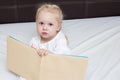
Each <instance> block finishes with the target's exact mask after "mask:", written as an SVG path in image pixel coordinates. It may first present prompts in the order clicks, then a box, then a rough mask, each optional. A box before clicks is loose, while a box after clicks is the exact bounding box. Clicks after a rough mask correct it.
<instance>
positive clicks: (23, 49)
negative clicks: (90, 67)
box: [7, 37, 88, 80]
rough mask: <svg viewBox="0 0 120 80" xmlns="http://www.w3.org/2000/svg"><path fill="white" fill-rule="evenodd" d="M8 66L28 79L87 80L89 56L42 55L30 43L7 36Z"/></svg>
mask: <svg viewBox="0 0 120 80" xmlns="http://www.w3.org/2000/svg"><path fill="white" fill-rule="evenodd" d="M7 44H8V45H7V66H8V69H9V70H10V71H11V72H14V73H15V74H17V75H20V76H22V77H24V78H26V79H27V80H85V74H86V70H87V64H88V58H86V57H78V56H77V57H76V56H71V55H57V54H51V53H50V54H48V55H47V56H45V57H40V56H39V55H38V54H37V52H36V51H35V50H34V49H33V48H31V47H30V46H28V45H25V44H23V43H21V42H20V41H19V40H16V39H14V38H12V37H8V38H7Z"/></svg>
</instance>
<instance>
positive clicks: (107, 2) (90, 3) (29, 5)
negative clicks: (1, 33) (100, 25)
mask: <svg viewBox="0 0 120 80" xmlns="http://www.w3.org/2000/svg"><path fill="white" fill-rule="evenodd" d="M45 2H48V3H49V2H50V3H55V4H58V5H59V6H60V7H61V8H62V10H63V12H64V14H65V19H80V18H92V17H104V16H120V0H0V23H17V22H33V21H35V13H36V10H37V8H38V6H39V5H41V4H42V3H45Z"/></svg>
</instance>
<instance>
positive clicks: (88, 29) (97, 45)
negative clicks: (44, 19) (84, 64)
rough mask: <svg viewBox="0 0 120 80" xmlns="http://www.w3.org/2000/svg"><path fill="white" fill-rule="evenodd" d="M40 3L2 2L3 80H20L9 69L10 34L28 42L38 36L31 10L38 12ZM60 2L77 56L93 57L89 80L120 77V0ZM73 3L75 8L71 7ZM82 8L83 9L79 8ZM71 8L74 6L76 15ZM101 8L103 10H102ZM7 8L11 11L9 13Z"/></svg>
mask: <svg viewBox="0 0 120 80" xmlns="http://www.w3.org/2000/svg"><path fill="white" fill-rule="evenodd" d="M8 2H9V1H8ZM15 2H18V3H19V4H18V3H17V5H16V6H13V5H15V4H16V3H15ZM28 2H29V3H28ZM38 2H39V1H37V0H36V2H34V1H32V0H30V1H27V0H25V1H24V2H22V1H19V0H14V2H12V1H11V2H10V3H11V4H7V3H5V2H4V1H3V2H2V3H3V4H4V5H0V11H1V10H3V11H5V12H4V13H3V14H1V13H0V16H1V19H0V23H1V24H0V80H19V78H18V76H17V75H15V74H14V73H11V72H10V71H9V70H8V69H7V63H6V57H7V43H6V37H7V36H8V35H10V34H14V35H15V36H16V37H18V38H19V39H20V40H22V41H23V42H25V43H27V44H28V42H29V40H30V39H31V38H32V37H33V36H35V35H36V23H35V22H34V15H33V16H31V13H32V12H34V11H35V9H36V8H35V7H36V6H38V4H39V3H38ZM2 3H0V4H2ZM32 3H33V4H32ZM56 3H57V4H60V5H61V7H62V8H63V10H64V11H65V14H66V16H65V20H64V21H63V28H62V31H63V32H64V33H65V35H66V36H67V37H68V40H69V45H68V46H69V47H70V49H71V50H72V51H74V54H75V55H80V56H87V57H88V58H89V62H88V68H87V72H86V76H85V80H119V79H120V76H119V74H120V10H119V9H120V2H119V1H118V0H115V1H109V0H105V1H102V2H101V1H97V0H96V1H94V0H91V1H87V0H86V1H84V0H83V1H82V0H81V1H79V0H75V1H72V0H70V1H62V0H61V1H56ZM103 4H104V5H103ZM5 5H6V6H7V7H5ZM72 5H73V6H74V7H71V6H72ZM1 6H2V7H1ZM9 6H13V7H9ZM31 7H32V8H31ZM79 7H80V10H79V11H78V10H76V8H79ZM28 8H29V9H28ZM30 8H31V10H30ZM70 8H71V9H72V10H73V9H74V13H73V14H72V13H71V10H70ZM101 8H102V9H103V11H99V10H98V9H101ZM23 9H27V10H30V11H27V12H29V13H30V12H31V13H30V14H29V15H27V13H24V12H23V13H22V10H23ZM7 10H8V11H11V13H10V14H7V13H6V12H7ZM14 10H17V11H14ZM66 10H67V11H68V12H67V11H66ZM111 10H112V11H111ZM12 11H13V13H14V14H13V13H12ZM19 11H20V13H19ZM76 12H78V13H76ZM69 13H71V14H69ZM75 13H76V14H75ZM80 13H81V14H80ZM24 15H25V16H24ZM6 16H8V17H6ZM30 16H31V17H30ZM29 17H30V18H29Z"/></svg>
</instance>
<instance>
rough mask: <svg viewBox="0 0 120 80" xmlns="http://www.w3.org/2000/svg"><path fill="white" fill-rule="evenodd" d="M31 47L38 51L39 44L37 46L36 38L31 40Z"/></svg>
mask: <svg viewBox="0 0 120 80" xmlns="http://www.w3.org/2000/svg"><path fill="white" fill-rule="evenodd" d="M29 46H30V47H34V48H36V49H37V44H36V39H35V38H32V39H31V41H30V42H29Z"/></svg>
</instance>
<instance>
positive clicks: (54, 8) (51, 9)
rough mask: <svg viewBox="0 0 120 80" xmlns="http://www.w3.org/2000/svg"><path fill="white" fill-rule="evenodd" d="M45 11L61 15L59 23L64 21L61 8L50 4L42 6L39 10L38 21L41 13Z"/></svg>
mask: <svg viewBox="0 0 120 80" xmlns="http://www.w3.org/2000/svg"><path fill="white" fill-rule="evenodd" d="M45 9H46V10H48V11H49V12H51V13H52V12H54V13H55V12H56V13H57V14H58V15H59V17H58V21H60V22H62V20H63V13H62V10H61V8H60V7H59V6H58V5H56V4H50V3H46V4H43V5H41V6H40V7H39V8H38V10H37V13H36V20H37V18H38V15H39V13H40V12H41V11H42V10H45Z"/></svg>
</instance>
